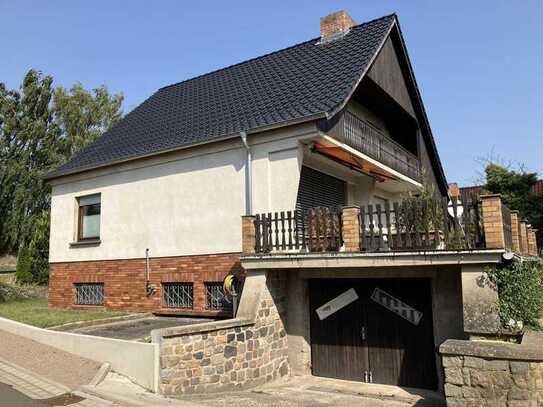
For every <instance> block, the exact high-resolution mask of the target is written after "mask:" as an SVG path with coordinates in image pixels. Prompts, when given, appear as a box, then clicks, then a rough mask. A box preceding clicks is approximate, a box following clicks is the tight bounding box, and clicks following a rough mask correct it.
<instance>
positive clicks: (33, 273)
mask: <svg viewBox="0 0 543 407" xmlns="http://www.w3.org/2000/svg"><path fill="white" fill-rule="evenodd" d="M15 276H16V278H17V282H18V283H19V284H46V283H47V281H48V279H49V212H48V211H44V212H42V214H41V215H40V216H39V218H38V220H37V221H36V227H35V230H34V233H33V234H32V239H31V240H30V242H29V243H28V244H27V245H25V246H23V247H22V248H21V249H20V250H19V255H18V258H17V271H16V273H15Z"/></svg>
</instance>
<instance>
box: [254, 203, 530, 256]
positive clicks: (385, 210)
mask: <svg viewBox="0 0 543 407" xmlns="http://www.w3.org/2000/svg"><path fill="white" fill-rule="evenodd" d="M406 202H407V203H406ZM513 213H514V211H513ZM243 222H244V223H243V253H244V254H246V255H259V256H270V255H271V256H273V255H274V254H282V255H284V254H303V253H319V252H320V253H322V254H326V253H338V252H360V253H377V252H381V253H382V252H402V251H403V252H428V251H433V252H440V251H441V252H444V251H448V252H450V251H459V250H484V249H497V250H503V251H516V252H518V253H519V254H521V255H525V256H531V255H537V250H538V249H537V248H534V249H532V250H530V251H527V249H526V250H525V249H524V248H523V247H524V244H523V243H522V241H521V240H522V236H526V235H527V234H528V235H529V234H530V233H532V234H533V232H531V231H525V232H522V224H521V222H519V221H518V219H517V218H516V217H515V216H513V215H512V213H511V211H509V209H508V208H507V207H506V206H505V205H503V204H502V202H501V199H500V198H499V197H496V196H483V197H481V199H479V198H477V197H475V196H473V197H471V196H470V197H464V198H463V199H462V200H456V199H453V200H452V201H451V202H449V201H448V199H447V198H444V199H443V200H437V199H436V200H433V201H427V200H426V201H417V200H412V201H404V202H400V203H394V204H393V205H390V204H388V203H386V204H385V205H379V204H377V205H367V206H350V207H344V208H323V207H320V208H312V209H309V210H307V211H305V212H301V211H297V210H292V211H282V212H274V213H266V214H258V215H255V216H247V217H244V220H243ZM524 227H525V226H524ZM485 231H486V232H487V233H486V234H485ZM534 236H535V235H534ZM527 247H528V246H527V243H526V248H527Z"/></svg>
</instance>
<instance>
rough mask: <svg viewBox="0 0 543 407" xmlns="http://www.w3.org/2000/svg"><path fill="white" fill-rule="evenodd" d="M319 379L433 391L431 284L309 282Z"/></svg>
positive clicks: (314, 369)
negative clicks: (335, 379)
mask: <svg viewBox="0 0 543 407" xmlns="http://www.w3.org/2000/svg"><path fill="white" fill-rule="evenodd" d="M309 292H310V304H309V306H310V314H311V317H310V324H311V326H310V331H311V332H310V335H311V359H312V360H311V364H312V373H313V375H315V376H322V377H330V378H337V379H344V380H355V381H361V382H367V383H380V384H390V385H396V386H404V387H414V388H421V389H430V390H435V389H436V388H437V371H436V359H435V350H434V349H435V346H434V334H433V322H432V296H431V280H430V279H429V278H383V279H371V278H367V279H310V280H309Z"/></svg>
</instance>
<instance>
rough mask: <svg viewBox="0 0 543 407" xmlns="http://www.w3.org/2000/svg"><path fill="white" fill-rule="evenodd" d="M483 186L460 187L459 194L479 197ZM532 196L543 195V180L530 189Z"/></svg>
mask: <svg viewBox="0 0 543 407" xmlns="http://www.w3.org/2000/svg"><path fill="white" fill-rule="evenodd" d="M483 188H484V186H483V185H473V186H468V187H460V193H466V194H477V195H479V194H480V193H481V192H482V190H483ZM531 191H532V194H534V195H541V194H543V179H540V180H538V181H537V182H536V183H535V184H534V185H532V188H531Z"/></svg>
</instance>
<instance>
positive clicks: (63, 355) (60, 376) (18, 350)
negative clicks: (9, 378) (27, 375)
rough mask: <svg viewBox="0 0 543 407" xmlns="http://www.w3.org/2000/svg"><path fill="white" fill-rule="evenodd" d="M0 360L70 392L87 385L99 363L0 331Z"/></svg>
mask: <svg viewBox="0 0 543 407" xmlns="http://www.w3.org/2000/svg"><path fill="white" fill-rule="evenodd" d="M0 344H2V345H1V346H0V357H1V358H4V359H5V360H7V361H9V362H11V363H13V364H15V365H18V366H21V367H23V368H25V369H28V370H30V371H32V372H34V373H36V374H38V375H40V376H44V377H46V378H48V379H50V380H52V381H54V382H58V383H61V384H63V385H65V386H67V387H69V388H71V389H74V388H76V387H79V386H81V385H84V384H89V383H90V381H91V380H92V378H93V377H94V375H95V374H96V372H97V371H98V369H99V368H100V363H98V362H94V361H91V360H88V359H84V358H82V357H79V356H76V355H72V354H71V353H67V352H64V351H62V350H59V349H56V348H52V347H50V346H47V345H43V344H41V343H38V342H36V341H33V340H31V339H28V338H24V337H21V336H17V335H13V334H10V333H8V332H5V331H1V330H0Z"/></svg>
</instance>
